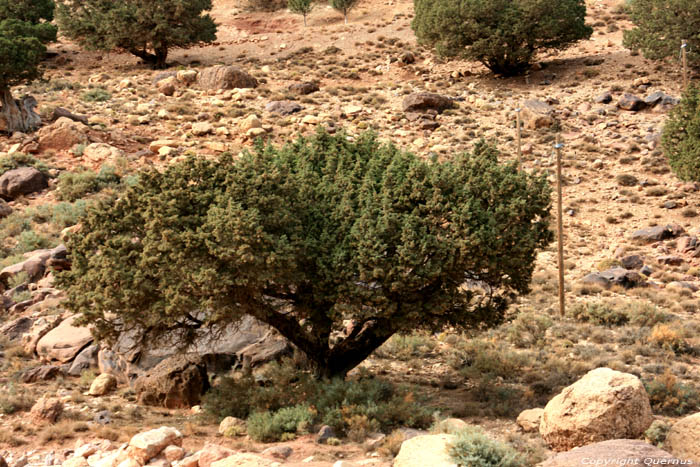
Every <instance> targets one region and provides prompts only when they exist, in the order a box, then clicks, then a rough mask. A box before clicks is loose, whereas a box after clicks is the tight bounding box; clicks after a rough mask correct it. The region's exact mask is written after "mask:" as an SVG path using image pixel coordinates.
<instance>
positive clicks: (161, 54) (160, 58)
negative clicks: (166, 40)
mask: <svg viewBox="0 0 700 467" xmlns="http://www.w3.org/2000/svg"><path fill="white" fill-rule="evenodd" d="M155 52H156V53H155V54H152V53H150V52H146V51H145V50H137V49H132V50H129V53H130V54H132V55H135V56H137V57H138V58H140V59H141V60H143V61H144V62H146V63H148V64H149V65H150V66H152V67H153V68H159V69H163V68H166V67H167V63H166V59H167V58H168V49H167V48H166V49H158V50H156V51H155Z"/></svg>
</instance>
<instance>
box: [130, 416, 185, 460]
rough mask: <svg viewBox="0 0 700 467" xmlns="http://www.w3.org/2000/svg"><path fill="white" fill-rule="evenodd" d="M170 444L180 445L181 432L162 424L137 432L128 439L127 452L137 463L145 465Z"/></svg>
mask: <svg viewBox="0 0 700 467" xmlns="http://www.w3.org/2000/svg"><path fill="white" fill-rule="evenodd" d="M170 445H175V446H181V445H182V433H180V432H179V431H178V430H176V429H175V428H171V427H168V426H162V427H160V428H156V429H154V430H149V431H144V432H142V433H138V434H136V435H134V436H133V437H132V438H131V441H129V447H128V448H127V453H128V456H129V458H130V459H134V460H135V461H137V462H138V463H139V465H145V464H147V463H148V461H149V460H151V459H153V458H154V457H156V456H157V455H158V454H160V453H161V451H162V450H163V449H165V448H166V447H168V446H170Z"/></svg>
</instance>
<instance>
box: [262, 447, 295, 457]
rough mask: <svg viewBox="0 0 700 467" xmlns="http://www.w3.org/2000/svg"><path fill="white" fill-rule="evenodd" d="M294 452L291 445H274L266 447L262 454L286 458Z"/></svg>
mask: <svg viewBox="0 0 700 467" xmlns="http://www.w3.org/2000/svg"><path fill="white" fill-rule="evenodd" d="M293 452H294V450H293V449H292V448H290V447H289V446H272V447H269V448H267V449H265V450H264V451H263V452H261V453H260V454H262V455H263V456H267V457H273V458H275V459H279V460H285V459H286V458H287V457H289V456H291V455H292V453H293Z"/></svg>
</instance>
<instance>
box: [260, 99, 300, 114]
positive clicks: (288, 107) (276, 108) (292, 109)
mask: <svg viewBox="0 0 700 467" xmlns="http://www.w3.org/2000/svg"><path fill="white" fill-rule="evenodd" d="M265 110H266V111H268V112H271V113H277V114H280V115H291V114H293V113H296V112H301V111H302V110H304V107H302V106H301V104H299V103H298V102H294V101H272V102H269V103H268V104H267V105H266V106H265Z"/></svg>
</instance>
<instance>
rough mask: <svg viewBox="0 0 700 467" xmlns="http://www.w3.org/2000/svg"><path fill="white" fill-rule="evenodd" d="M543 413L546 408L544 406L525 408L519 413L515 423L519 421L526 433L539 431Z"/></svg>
mask: <svg viewBox="0 0 700 467" xmlns="http://www.w3.org/2000/svg"><path fill="white" fill-rule="evenodd" d="M542 413H544V409H542V408H536V409H527V410H523V411H522V412H520V415H518V418H517V419H516V420H515V423H517V424H518V426H519V427H520V428H521V429H522V430H523V431H524V432H525V433H531V432H537V431H539V430H540V420H542Z"/></svg>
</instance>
